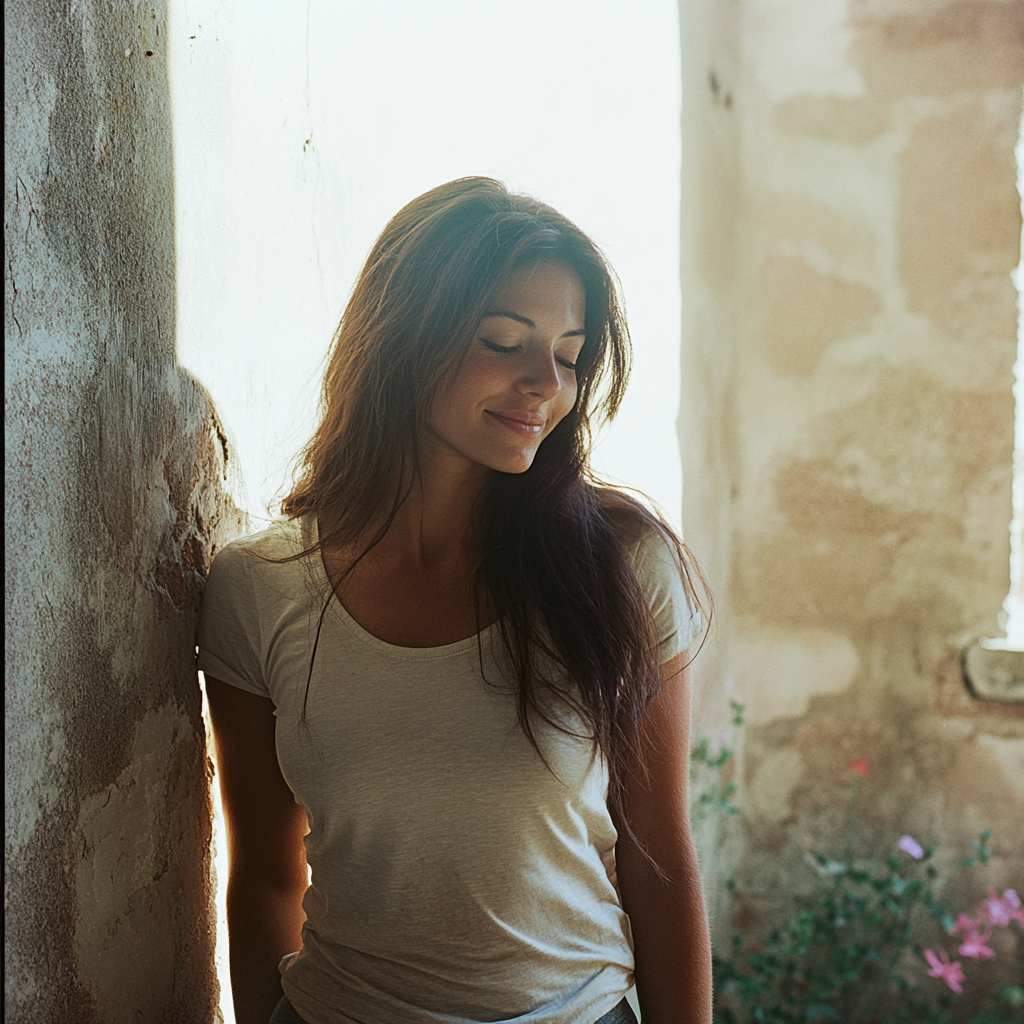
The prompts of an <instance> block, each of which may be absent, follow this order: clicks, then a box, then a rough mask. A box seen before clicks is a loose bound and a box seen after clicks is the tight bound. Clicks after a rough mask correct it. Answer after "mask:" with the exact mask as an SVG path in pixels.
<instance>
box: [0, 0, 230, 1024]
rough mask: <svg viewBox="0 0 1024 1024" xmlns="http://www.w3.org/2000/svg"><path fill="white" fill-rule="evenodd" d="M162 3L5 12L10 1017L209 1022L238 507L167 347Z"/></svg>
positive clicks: (220, 441) (203, 411)
mask: <svg viewBox="0 0 1024 1024" xmlns="http://www.w3.org/2000/svg"><path fill="white" fill-rule="evenodd" d="M166 24H167V20H166V10H165V5H164V3H162V2H158V3H145V2H144V3H140V4H120V3H115V2H113V0H107V2H99V0H97V2H83V3H78V4H73V5H71V6H70V9H69V7H68V5H67V4H64V3H58V2H49V3H25V2H19V3H14V4H9V5H8V7H7V9H6V11H5V27H6V32H5V62H6V89H5V92H6V96H5V170H4V174H5V193H4V204H5V205H4V221H5V235H6V242H5V244H6V250H7V261H6V279H5V310H4V312H5V316H4V326H5V335H6V343H7V350H6V367H5V368H6V385H7V407H6V428H7V430H6V439H7V440H6V455H7V470H6V474H7V475H6V499H5V500H6V504H5V511H6V551H7V563H6V567H7V568H6V584H7V605H6V609H7V611H6V627H7V640H8V643H7V655H6V659H7V660H6V671H7V680H8V696H7V735H6V752H7V763H6V782H7V811H6V871H7V888H6V899H5V913H6V922H5V923H6V936H5V938H6V970H7V974H6V990H5V1003H6V1006H5V1020H7V1021H9V1022H12V1024H22V1022H25V1024H27V1022H29V1021H40V1020H52V1021H57V1020H59V1021H62V1022H67V1024H77V1022H81V1024H92V1022H100V1021H102V1022H103V1024H120V1022H125V1024H127V1022H129V1021H131V1022H135V1021H136V1020H137V1019H139V1016H138V1015H139V1014H140V1013H142V1014H143V1015H144V1017H145V1019H146V1020H150V1021H157V1022H168V1024H170V1022H180V1021H195V1022H205V1021H212V1020H213V1019H214V1016H215V1013H216V1006H217V991H216V980H215V978H214V975H213V955H212V925H211V914H210V882H209V860H208V857H209V852H208V845H209V843H208V840H209V834H210V805H209V787H208V766H207V762H206V751H205V740H204V733H203V726H202V720H201V715H200V693H199V688H198V683H197V677H196V671H195V666H194V640H193V636H194V627H195V618H196V611H197V598H198V593H199V589H198V588H199V586H200V585H201V581H202V577H203V576H204V575H205V571H206V567H207V565H208V563H209V560H210V557H211V555H212V553H213V551H214V550H215V549H216V548H217V547H218V546H219V545H221V544H223V543H225V542H226V541H227V540H229V539H230V538H231V537H232V536H234V535H235V534H236V533H237V532H239V530H240V529H241V526H242V521H241V515H240V513H239V512H238V511H237V509H236V508H235V506H234V505H233V503H232V501H231V499H230V497H229V494H228V489H227V471H228V465H229V459H230V453H229V452H228V450H227V447H226V444H225V441H224V437H223V433H222V431H221V430H220V429H219V426H218V424H217V420H216V416H215V413H214V411H213V409H212V406H211V404H210V402H209V399H208V397H207V395H206V394H205V393H204V391H203V390H202V389H201V388H200V387H199V386H198V385H197V383H196V382H195V381H194V380H193V379H192V378H191V377H190V376H189V375H188V374H187V373H185V372H184V371H183V370H182V369H181V368H180V367H179V366H178V365H177V362H176V359H175V341H174V330H175V322H174V310H175V296H174V227H173V224H174V222H173V209H172V198H173V190H172V176H173V166H172V157H171V148H170V139H171V134H170V107H169V102H168V88H167V81H166V71H165V59H164V48H165V42H166Z"/></svg>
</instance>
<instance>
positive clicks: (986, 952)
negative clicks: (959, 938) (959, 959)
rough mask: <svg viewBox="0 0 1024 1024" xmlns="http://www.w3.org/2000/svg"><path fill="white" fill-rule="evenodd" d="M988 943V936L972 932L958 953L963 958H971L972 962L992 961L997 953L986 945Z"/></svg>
mask: <svg viewBox="0 0 1024 1024" xmlns="http://www.w3.org/2000/svg"><path fill="white" fill-rule="evenodd" d="M989 934H991V932H990V933H989ZM987 942H988V935H983V934H981V933H979V932H971V933H969V934H968V935H967V937H966V938H965V939H964V941H963V943H962V945H961V946H960V948H959V949H958V950H957V952H958V953H959V954H960V955H961V956H969V957H971V959H972V960H991V959H992V957H994V956H995V955H996V951H995V950H994V949H993V948H992V947H991V946H989V945H986V943H987Z"/></svg>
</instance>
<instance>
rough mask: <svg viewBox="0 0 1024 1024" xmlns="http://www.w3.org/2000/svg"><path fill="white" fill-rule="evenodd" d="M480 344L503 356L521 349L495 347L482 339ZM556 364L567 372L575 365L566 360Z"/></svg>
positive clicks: (518, 346) (511, 346) (508, 346)
mask: <svg viewBox="0 0 1024 1024" xmlns="http://www.w3.org/2000/svg"><path fill="white" fill-rule="evenodd" d="M480 343H481V344H482V345H483V346H484V348H487V349H490V350H491V351H492V352H500V353H503V354H505V355H510V354H511V353H512V352H518V351H519V350H520V348H522V346H521V345H496V344H495V343H494V342H493V341H485V340H484V339H483V338H481V339H480ZM556 358H557V357H556ZM558 362H559V363H560V364H561V365H562V366H564V367H565V368H566V369H567V370H575V369H576V364H575V363H570V362H569V360H568V359H558Z"/></svg>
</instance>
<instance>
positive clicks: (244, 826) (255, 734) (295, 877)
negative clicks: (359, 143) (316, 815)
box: [206, 676, 307, 1024]
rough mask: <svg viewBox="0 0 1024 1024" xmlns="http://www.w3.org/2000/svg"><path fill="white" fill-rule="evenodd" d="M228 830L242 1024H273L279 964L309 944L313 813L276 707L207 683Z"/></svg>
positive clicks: (231, 930) (234, 974)
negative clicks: (294, 779)
mask: <svg viewBox="0 0 1024 1024" xmlns="http://www.w3.org/2000/svg"><path fill="white" fill-rule="evenodd" d="M206 694H207V697H208V698H209V702H210V717H211V718H212V720H213V733H214V738H215V740H216V744H217V773H218V775H219V776H220V791H221V797H222V799H223V802H224V816H225V818H226V820H227V830H228V942H229V950H230V962H231V988H232V991H233V994H234V1004H235V1016H236V1019H237V1024H267V1021H268V1020H269V1019H270V1015H271V1013H272V1012H273V1010H274V1007H275V1006H276V1005H277V1002H278V1000H279V999H280V998H281V995H282V992H281V978H280V975H279V973H278V963H279V962H280V960H281V957H283V956H285V954H287V953H293V952H295V950H297V949H298V948H299V947H300V945H301V944H302V939H301V932H302V922H303V920H304V919H305V917H304V914H303V912H302V895H303V893H304V892H305V890H306V884H307V872H306V856H305V849H304V848H303V845H302V837H303V836H304V835H305V834H306V831H307V825H306V812H305V810H304V809H303V808H302V807H300V806H299V805H298V804H297V803H295V800H294V798H293V797H292V792H291V790H290V789H289V788H288V785H287V783H286V782H285V781H284V778H283V777H282V775H281V769H280V767H279V766H278V763H277V749H276V747H275V744H274V706H273V704H271V702H270V700H268V699H267V698H266V697H258V696H256V695H255V694H252V693H247V692H246V691H245V690H240V689H239V688H238V687H236V686H231V685H229V684H228V683H223V682H221V681H219V680H217V679H211V678H210V677H209V676H207V677H206Z"/></svg>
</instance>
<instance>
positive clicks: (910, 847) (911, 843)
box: [896, 836, 924, 860]
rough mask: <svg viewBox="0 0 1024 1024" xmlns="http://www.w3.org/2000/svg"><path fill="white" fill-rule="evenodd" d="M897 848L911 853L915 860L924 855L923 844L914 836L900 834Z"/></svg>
mask: <svg viewBox="0 0 1024 1024" xmlns="http://www.w3.org/2000/svg"><path fill="white" fill-rule="evenodd" d="M896 849H898V850H902V851H903V852H904V853H908V854H910V856H911V857H913V858H914V860H920V859H921V858H922V857H923V856H924V850H922V849H921V844H920V843H919V842H918V841H917V840H916V839H915V838H914V837H913V836H900V838H899V839H898V840H897V842H896Z"/></svg>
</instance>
